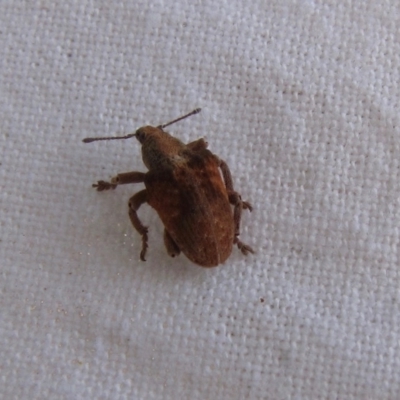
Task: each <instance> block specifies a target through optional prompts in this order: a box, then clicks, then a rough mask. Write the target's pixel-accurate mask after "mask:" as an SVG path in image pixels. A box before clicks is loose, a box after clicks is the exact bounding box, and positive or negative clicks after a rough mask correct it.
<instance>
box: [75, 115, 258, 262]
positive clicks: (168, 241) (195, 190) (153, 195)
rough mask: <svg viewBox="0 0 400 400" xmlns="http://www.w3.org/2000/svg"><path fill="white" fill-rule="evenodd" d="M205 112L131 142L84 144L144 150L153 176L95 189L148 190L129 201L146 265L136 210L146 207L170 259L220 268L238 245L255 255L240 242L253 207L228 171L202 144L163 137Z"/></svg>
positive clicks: (133, 176) (140, 133) (141, 133)
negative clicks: (133, 186)
mask: <svg viewBox="0 0 400 400" xmlns="http://www.w3.org/2000/svg"><path fill="white" fill-rule="evenodd" d="M200 111H201V109H200V108H197V109H196V110H194V111H192V112H191V113H189V114H187V115H184V116H183V117H180V118H177V119H175V120H173V121H171V122H168V123H167V124H163V125H159V126H157V127H153V126H143V127H141V128H139V129H138V130H137V131H136V132H135V133H132V134H129V135H126V136H118V137H103V138H86V139H83V142H85V143H90V142H93V141H97V140H115V139H129V138H131V137H135V138H136V139H137V140H138V141H139V142H140V143H141V145H142V158H143V162H144V164H145V165H146V167H147V168H148V172H146V173H144V172H136V171H135V172H125V173H121V174H118V175H116V176H115V177H114V178H112V179H111V182H105V181H98V182H97V183H96V184H93V187H95V188H96V189H97V190H98V191H100V192H101V191H103V190H109V189H115V188H116V187H117V186H118V185H125V184H127V183H139V182H143V183H144V185H145V187H146V188H145V189H144V190H141V191H140V192H138V193H136V194H135V195H134V196H132V197H131V198H130V200H129V217H130V220H131V222H132V225H133V227H134V228H135V229H136V230H137V231H138V232H139V233H140V235H141V236H142V250H141V252H140V259H141V260H142V261H145V255H146V250H147V247H148V244H147V241H148V236H147V232H148V229H147V227H145V226H144V225H143V224H142V222H141V221H140V219H139V217H138V215H137V210H138V209H139V207H140V206H141V205H142V204H143V203H148V204H149V205H150V206H151V207H153V208H154V209H155V210H156V211H157V213H158V215H159V217H160V218H161V221H162V222H163V224H164V227H165V229H164V244H165V247H166V249H167V252H168V254H169V255H170V256H171V257H175V256H177V255H179V253H180V252H182V253H184V254H185V255H186V257H187V258H188V259H189V260H191V261H192V262H194V263H195V264H198V265H201V266H202V267H215V266H217V265H218V264H221V263H223V262H224V261H225V260H226V259H227V258H228V257H229V255H230V254H231V252H232V246H233V245H234V244H236V245H237V247H238V248H239V249H240V250H241V252H242V253H243V254H244V255H247V254H248V253H253V249H252V248H251V247H250V246H248V245H246V244H244V243H243V242H241V241H240V240H239V229H240V219H241V214H242V210H243V209H247V210H250V211H251V210H252V207H251V205H250V203H248V202H246V201H242V199H241V197H240V195H239V194H238V193H237V192H235V190H234V189H233V181H232V176H231V173H230V171H229V168H228V165H227V164H226V163H225V161H223V160H221V159H220V158H218V157H217V156H216V155H214V154H213V153H211V152H210V151H209V150H208V149H207V146H208V144H207V142H206V141H205V140H204V139H203V138H201V139H198V140H195V141H193V142H190V143H188V144H184V143H183V142H181V141H180V140H179V139H177V138H175V137H173V136H171V135H170V134H169V133H167V132H165V131H164V128H165V127H167V126H169V125H171V124H173V123H175V122H178V121H180V120H182V119H184V118H187V117H189V116H191V115H194V114H197V113H199V112H200ZM221 173H222V176H221ZM232 206H233V210H232Z"/></svg>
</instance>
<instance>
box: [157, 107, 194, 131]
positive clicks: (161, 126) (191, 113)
mask: <svg viewBox="0 0 400 400" xmlns="http://www.w3.org/2000/svg"><path fill="white" fill-rule="evenodd" d="M200 111H201V108H196V109H195V110H193V111H192V112H190V113H189V114H186V115H184V116H183V117H179V118H177V119H174V120H173V121H171V122H167V123H166V124H162V125H158V126H157V128H160V129H163V128H165V127H166V126H169V125H172V124H174V123H175V122H178V121H182V120H183V119H185V118H187V117H191V116H192V115H195V114H198V113H199V112H200Z"/></svg>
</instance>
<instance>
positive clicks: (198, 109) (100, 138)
mask: <svg viewBox="0 0 400 400" xmlns="http://www.w3.org/2000/svg"><path fill="white" fill-rule="evenodd" d="M200 111H201V108H196V109H195V110H193V111H192V112H190V113H189V114H186V115H184V116H183V117H179V118H177V119H174V120H173V121H171V122H168V123H166V124H163V125H158V126H157V128H160V129H163V128H165V127H166V126H169V125H172V124H174V123H175V122H178V121H181V120H183V119H185V118H187V117H190V116H192V115H195V114H198V113H199V112H200ZM135 135H136V134H135V133H130V134H129V135H125V136H106V137H92V138H85V139H83V140H82V142H83V143H91V142H96V141H99V140H119V139H130V138H131V137H134V136H135Z"/></svg>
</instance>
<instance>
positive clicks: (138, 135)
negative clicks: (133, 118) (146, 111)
mask: <svg viewBox="0 0 400 400" xmlns="http://www.w3.org/2000/svg"><path fill="white" fill-rule="evenodd" d="M135 136H136V139H137V140H139V142H140V143H143V142H144V139H145V137H146V134H145V133H144V132H143V130H142V129H140V128H139V129H138V130H137V131H136V133H135Z"/></svg>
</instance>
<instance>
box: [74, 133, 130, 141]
mask: <svg viewBox="0 0 400 400" xmlns="http://www.w3.org/2000/svg"><path fill="white" fill-rule="evenodd" d="M134 136H135V133H130V134H129V135H125V136H108V137H87V138H85V139H83V140H82V142H83V143H91V142H96V141H98V140H117V139H129V138H131V137H134Z"/></svg>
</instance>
